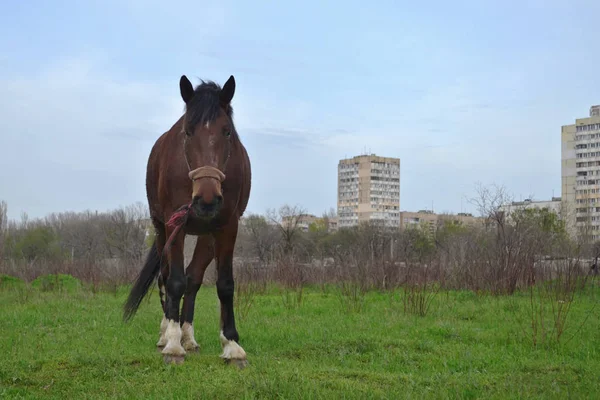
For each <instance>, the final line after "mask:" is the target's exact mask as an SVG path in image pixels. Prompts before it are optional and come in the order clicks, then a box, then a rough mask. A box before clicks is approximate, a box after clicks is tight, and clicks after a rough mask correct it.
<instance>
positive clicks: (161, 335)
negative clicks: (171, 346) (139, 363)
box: [156, 315, 168, 347]
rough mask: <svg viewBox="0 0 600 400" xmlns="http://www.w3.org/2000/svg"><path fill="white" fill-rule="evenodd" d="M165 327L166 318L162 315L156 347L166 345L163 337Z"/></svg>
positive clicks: (166, 323)
mask: <svg viewBox="0 0 600 400" xmlns="http://www.w3.org/2000/svg"><path fill="white" fill-rule="evenodd" d="M167 325H168V321H167V318H166V317H165V316H164V315H163V318H162V321H160V338H159V339H158V342H156V347H165V346H166V345H167V337H166V336H165V332H166V331H167Z"/></svg>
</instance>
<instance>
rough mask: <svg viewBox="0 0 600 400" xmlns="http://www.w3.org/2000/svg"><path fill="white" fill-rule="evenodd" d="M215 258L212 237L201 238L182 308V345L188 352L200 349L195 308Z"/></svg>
mask: <svg viewBox="0 0 600 400" xmlns="http://www.w3.org/2000/svg"><path fill="white" fill-rule="evenodd" d="M214 257H215V251H214V248H213V243H212V237H210V236H199V237H198V240H197V241H196V247H195V249H194V255H193V256H192V261H191V262H190V264H189V265H188V267H187V270H186V275H187V287H186V289H185V294H184V296H183V306H182V308H181V321H182V324H181V329H182V330H183V338H182V341H181V344H182V345H183V348H184V349H185V350H186V351H196V350H197V349H198V348H199V346H198V343H197V342H196V339H195V338H194V306H195V304H196V295H197V294H198V290H199V289H200V286H201V285H202V281H203V280H204V272H205V271H206V268H207V267H208V265H209V264H210V262H211V261H212V260H213V258H214Z"/></svg>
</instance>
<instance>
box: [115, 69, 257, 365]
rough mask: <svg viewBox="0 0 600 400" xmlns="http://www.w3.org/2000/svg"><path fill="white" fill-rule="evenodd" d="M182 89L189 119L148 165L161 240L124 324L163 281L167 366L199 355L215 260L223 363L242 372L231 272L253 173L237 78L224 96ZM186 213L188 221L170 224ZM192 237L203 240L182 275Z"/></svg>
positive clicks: (168, 135) (209, 87) (205, 86)
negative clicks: (238, 124)
mask: <svg viewBox="0 0 600 400" xmlns="http://www.w3.org/2000/svg"><path fill="white" fill-rule="evenodd" d="M179 88H180V92H181V97H182V98H183V101H184V102H185V113H184V114H183V116H182V117H181V118H180V119H179V120H178V121H177V122H176V123H175V124H174V125H173V126H172V127H171V129H170V130H169V131H167V132H165V133H164V134H163V135H162V136H161V137H160V138H158V140H157V141H156V143H155V144H154V147H153V148H152V151H151V152H150V157H149V158H148V166H147V171H146V193H147V197H148V205H149V208H150V217H151V219H152V224H153V225H154V228H155V230H156V239H155V241H154V244H153V245H152V248H151V249H150V252H149V254H148V257H147V259H146V262H145V265H144V267H143V268H142V270H141V272H140V274H139V276H138V277H137V279H136V281H135V283H134V285H133V288H132V289H131V292H130V294H129V298H128V299H127V302H126V304H125V306H124V319H125V320H128V319H130V318H131V317H133V315H134V314H135V312H136V311H137V309H138V307H139V305H140V302H141V301H142V299H143V298H144V296H145V295H146V293H147V292H148V289H149V288H150V286H151V285H152V283H153V282H154V279H156V278H157V277H158V286H159V289H160V301H161V305H162V308H163V313H164V315H163V319H162V322H161V324H160V339H159V341H158V343H157V346H158V347H159V348H163V349H162V353H163V355H164V358H165V361H167V362H170V361H176V362H181V361H183V358H184V356H185V354H186V351H194V350H197V349H198V344H197V343H196V340H195V339H194V328H193V318H194V303H195V299H196V294H197V293H198V290H199V289H200V285H201V284H202V279H203V277H204V271H205V270H206V268H207V267H208V265H209V264H210V262H211V261H212V260H213V258H216V266H217V294H218V297H219V300H220V302H221V332H220V340H221V345H222V347H223V354H222V355H221V357H222V358H224V359H225V360H226V361H227V362H230V361H233V362H235V363H236V364H238V365H240V366H244V365H245V364H246V353H245V351H244V350H243V349H242V347H241V346H240V345H239V335H238V332H237V330H236V327H235V318H234V313H233V293H234V282H233V265H232V264H233V250H234V247H235V242H236V237H237V231H238V222H239V219H240V217H241V216H242V214H243V212H244V210H245V209H246V205H247V204H248V199H249V197H250V181H251V171H250V160H249V158H248V153H247V152H246V149H245V147H244V146H243V145H242V142H241V141H240V137H239V136H238V133H237V131H236V129H235V126H234V124H233V118H232V116H233V109H232V107H231V100H232V98H233V95H234V92H235V80H234V77H233V76H231V77H230V78H229V79H228V80H227V82H226V83H225V85H223V87H222V88H221V87H220V86H219V85H217V84H215V83H213V82H202V84H200V85H199V86H198V87H196V89H194V88H193V87H192V84H191V83H190V81H189V80H188V78H187V77H186V76H185V75H184V76H182V77H181V80H180V81H179ZM182 209H185V210H186V215H185V218H184V219H180V220H179V224H174V225H173V224H171V223H170V220H171V221H172V220H175V219H176V218H175V216H176V215H177V213H178V212H179V213H181V210H182ZM179 225H181V226H179ZM186 234H188V235H196V236H198V240H197V243H196V247H195V249H194V254H193V256H192V260H191V262H190V264H189V265H188V267H187V269H184V256H183V245H184V239H185V235H186ZM159 273H160V275H159ZM165 288H166V299H165ZM182 297H183V306H182V308H181V313H180V312H179V303H180V300H181V299H182Z"/></svg>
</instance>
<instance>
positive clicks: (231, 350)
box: [219, 331, 246, 360]
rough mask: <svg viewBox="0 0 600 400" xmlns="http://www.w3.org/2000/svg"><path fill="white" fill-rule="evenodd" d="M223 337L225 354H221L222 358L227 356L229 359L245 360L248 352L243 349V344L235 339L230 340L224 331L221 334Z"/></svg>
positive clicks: (221, 337)
mask: <svg viewBox="0 0 600 400" xmlns="http://www.w3.org/2000/svg"><path fill="white" fill-rule="evenodd" d="M219 337H220V339H221V346H222V347H223V354H221V358H225V359H227V360H245V359H246V352H245V351H244V349H242V346H240V345H239V344H237V343H236V342H235V340H228V339H227V338H226V337H225V335H223V331H221V334H220V335H219Z"/></svg>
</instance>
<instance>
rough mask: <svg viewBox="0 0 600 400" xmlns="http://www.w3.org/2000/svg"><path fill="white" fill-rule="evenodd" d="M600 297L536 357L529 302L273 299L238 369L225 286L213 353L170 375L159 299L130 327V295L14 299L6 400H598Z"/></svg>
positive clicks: (210, 307) (311, 293) (1, 360)
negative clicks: (352, 303) (417, 306)
mask: <svg viewBox="0 0 600 400" xmlns="http://www.w3.org/2000/svg"><path fill="white" fill-rule="evenodd" d="M597 290H598V289H588V290H587V291H586V293H582V294H578V295H577V297H576V301H575V303H574V305H573V308H572V310H571V313H572V314H571V315H570V316H569V321H568V329H567V332H566V333H565V335H564V337H563V339H562V341H561V342H560V343H559V344H556V343H552V342H550V343H549V344H548V345H545V346H538V347H537V348H535V347H534V346H532V344H531V338H530V334H528V333H527V332H528V326H527V323H528V320H527V312H528V310H529V308H528V307H529V299H528V297H527V296H526V295H516V296H513V297H501V298H493V297H487V296H485V297H478V296H476V295H474V294H472V293H469V292H450V293H440V294H439V295H438V296H437V297H436V298H435V300H434V302H433V304H432V307H431V310H430V312H429V313H428V314H427V316H425V317H416V316H411V315H406V314H405V313H404V312H403V308H402V298H401V295H400V292H397V293H395V294H393V295H390V294H386V293H376V292H371V293H368V294H367V295H366V298H365V301H364V306H363V307H362V308H361V309H360V311H354V312H353V311H350V308H348V307H344V306H343V304H342V302H340V297H339V295H338V294H337V293H338V292H336V291H335V290H334V289H331V288H330V289H329V290H327V291H326V292H322V291H319V290H317V289H307V290H306V293H305V295H304V297H303V302H302V304H301V306H300V307H297V308H286V307H285V306H284V303H283V301H282V296H281V294H279V293H278V292H277V290H276V289H270V290H269V292H268V293H267V294H263V295H257V296H256V298H255V303H254V305H253V306H252V308H250V310H249V312H248V313H247V315H246V316H245V318H243V319H238V321H237V324H238V330H239V332H240V336H241V344H242V346H243V347H244V349H245V350H246V352H247V353H248V357H249V362H250V365H249V366H248V367H247V368H246V369H244V370H238V369H237V368H235V367H232V366H227V365H224V363H223V362H222V360H221V359H220V358H219V354H220V350H221V349H220V344H219V339H218V332H219V328H218V320H219V314H218V302H217V297H216V292H215V289H214V287H206V286H205V287H202V289H201V291H200V294H199V296H198V301H197V303H196V319H195V322H194V325H195V330H196V340H197V341H198V343H199V344H200V346H201V349H200V352H199V353H192V354H189V355H188V356H187V357H186V361H185V363H184V364H182V365H165V364H164V363H163V361H162V356H161V354H160V353H158V352H157V350H156V348H155V343H156V341H157V340H158V329H159V323H160V319H161V315H160V312H159V300H158V296H157V291H156V290H154V291H153V293H152V295H151V296H150V298H149V299H148V301H144V302H143V303H142V306H141V308H140V310H139V312H138V314H137V316H136V317H135V319H134V320H133V321H132V322H131V323H130V324H123V323H122V322H121V307H122V304H123V302H124V300H125V297H126V295H127V288H120V289H119V290H118V291H117V292H116V293H110V292H100V293H92V292H86V291H85V290H83V289H78V290H77V291H75V292H73V291H57V292H52V291H42V290H39V289H35V288H31V287H29V286H28V287H26V288H23V287H20V286H19V287H17V288H10V289H7V288H4V289H0V321H1V323H2V325H1V326H2V328H1V329H0V333H1V335H0V397H6V398H57V399H71V398H73V399H82V398H124V399H125V398H126V399H130V398H140V399H149V398H161V399H165V398H169V399H170V398H178V399H179V398H208V399H212V398H265V399H275V398H286V399H289V398H309V399H310V398H324V399H333V398H357V399H368V398H390V399H398V398H414V399H423V398H435V399H445V398H461V399H473V398H485V399H506V398H544V399H548V398H551V399H552V398H555V399H565V398H598V396H599V395H600V379H599V373H600V345H599V343H600V322H599V318H598V311H599V310H600V308H597V307H595V304H596V303H597V302H598V301H599V300H600V297H598V294H597V293H595V292H594V291H597ZM517 317H520V318H521V320H522V321H523V322H522V323H521V324H519V323H517V322H515V321H516V319H517ZM586 318H587V320H586ZM584 321H586V322H585V324H583V322H584ZM582 325H583V326H582ZM573 335H575V336H573ZM571 337H573V339H572V340H569V338H571Z"/></svg>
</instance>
